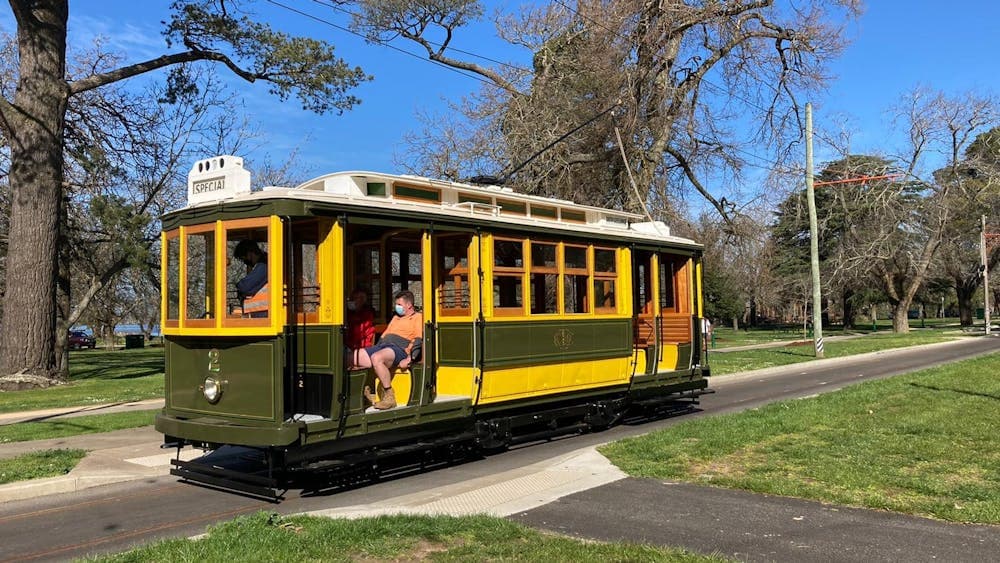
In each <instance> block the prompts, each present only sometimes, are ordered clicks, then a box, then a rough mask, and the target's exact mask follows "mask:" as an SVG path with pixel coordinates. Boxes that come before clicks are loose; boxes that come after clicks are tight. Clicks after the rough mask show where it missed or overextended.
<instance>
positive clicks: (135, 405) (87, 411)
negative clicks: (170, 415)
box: [0, 399, 163, 426]
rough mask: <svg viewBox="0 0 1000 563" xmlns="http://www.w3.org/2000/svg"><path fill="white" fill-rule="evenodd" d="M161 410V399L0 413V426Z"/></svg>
mask: <svg viewBox="0 0 1000 563" xmlns="http://www.w3.org/2000/svg"><path fill="white" fill-rule="evenodd" d="M158 408H163V399H147V400H145V401H132V402H125V403H106V404H100V405H87V406H83V407H59V408H52V409H42V410H36V411H23V412H6V413H0V426H2V425H4V424H16V423H18V422H42V421H46V420H51V419H53V418H73V417H77V416H90V415H94V414H108V413H113V412H126V411H141V410H151V409H158Z"/></svg>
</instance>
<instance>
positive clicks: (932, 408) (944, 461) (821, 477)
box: [601, 354, 1000, 524]
mask: <svg viewBox="0 0 1000 563" xmlns="http://www.w3.org/2000/svg"><path fill="white" fill-rule="evenodd" d="M998 373H1000V354H994V355H990V356H985V357H981V358H975V359H972V360H966V361H963V362H958V363H955V364H949V365H946V366H941V367H937V368H932V369H927V370H924V371H921V372H917V373H914V374H909V375H902V376H897V377H894V378H892V379H887V380H881V381H871V382H866V383H862V384H859V385H856V386H852V387H849V388H845V389H842V390H840V391H836V392H833V393H829V394H825V395H821V396H819V397H816V398H811V399H803V400H795V401H785V402H781V403H774V404H771V405H768V406H765V407H761V408H759V409H753V410H751V411H746V412H743V413H738V414H730V415H723V416H717V417H711V418H704V419H699V420H694V421H689V422H686V423H682V424H679V425H677V426H675V427H672V428H670V429H667V430H664V431H659V432H655V433H652V434H649V435H647V436H644V437H640V438H634V439H629V440H624V441H621V442H617V443H614V444H611V445H608V446H605V447H603V448H602V449H601V451H602V452H603V453H604V454H605V455H607V456H608V457H609V458H611V460H612V462H614V463H615V464H616V465H618V466H619V467H621V468H622V469H623V470H625V471H626V472H628V473H629V474H631V475H635V476H641V477H653V478H657V479H674V480H684V481H691V482H694V483H701V484H709V485H716V486H721V487H730V488H739V489H745V490H748V491H754V492H760V493H769V494H775V495H783V496H792V497H801V498H809V499H815V500H820V501H824V502H831V503H837V504H846V505H853V506H863V507H869V508H877V509H886V510H893V511H898V512H904V513H910V514H920V515H928V516H932V517H936V518H940V519H944V520H951V521H959V522H978V523H986V524H1000V432H997V428H1000V378H998V377H997V374H998Z"/></svg>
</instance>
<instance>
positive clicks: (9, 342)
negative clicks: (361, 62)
mask: <svg viewBox="0 0 1000 563" xmlns="http://www.w3.org/2000/svg"><path fill="white" fill-rule="evenodd" d="M250 3H252V2H250V1H249V0H248V1H246V2H241V1H239V0H190V1H181V0H178V1H175V2H173V3H172V4H171V17H170V18H169V20H168V21H167V22H165V29H164V37H165V39H166V52H165V54H163V55H162V56H158V57H154V58H152V59H149V60H146V61H141V62H137V63H133V64H126V65H123V66H119V67H116V68H112V69H107V70H104V69H101V70H97V69H95V70H94V72H92V73H90V74H86V75H81V76H78V77H73V78H70V77H69V76H68V73H67V45H66V30H67V21H68V18H69V0H30V1H29V0H11V1H10V7H11V10H12V13H13V15H14V18H15V20H16V22H17V53H16V60H17V69H16V85H17V87H16V89H15V90H14V91H13V92H11V91H10V89H9V87H8V88H6V89H4V90H3V94H4V95H3V97H2V98H0V132H2V135H3V137H4V139H5V140H6V141H7V144H8V145H9V146H10V170H9V175H8V181H9V184H10V190H11V201H10V225H9V229H10V230H9V247H8V249H7V250H8V254H7V263H6V272H7V279H6V288H5V289H6V291H5V294H4V306H3V312H4V318H3V324H2V327H0V374H30V375H34V376H38V377H40V378H48V377H50V376H52V375H55V374H56V373H57V372H58V365H57V363H56V357H55V349H56V345H55V334H56V332H57V330H56V328H57V327H56V322H55V320H56V302H57V300H56V295H57V293H56V287H57V284H56V280H57V277H58V274H59V268H58V267H57V264H58V262H57V258H58V256H59V255H60V251H61V246H62V241H64V240H65V239H64V238H62V237H61V232H62V231H63V230H64V228H63V224H62V218H63V217H65V215H64V213H63V202H64V194H65V179H66V178H65V170H66V169H65V165H66V153H65V149H66V147H67V143H66V139H67V129H66V124H67V111H68V109H69V107H70V100H71V99H73V98H74V97H79V96H84V95H86V94H87V93H89V92H92V91H94V90H97V89H101V88H105V87H107V86H109V85H112V84H115V83H118V82H120V81H123V80H127V79H129V78H132V77H135V76H139V75H142V74H146V73H149V72H152V71H156V70H159V69H168V70H169V76H168V81H167V83H168V86H169V88H168V89H167V91H166V92H165V94H164V96H163V101H165V102H174V101H178V100H180V99H181V98H182V97H183V96H185V95H189V94H191V93H193V92H195V91H197V89H198V83H197V81H196V80H195V79H194V76H195V74H194V70H195V64H196V63H201V62H204V63H214V64H216V65H220V66H221V67H224V68H226V69H228V70H229V71H231V72H233V73H234V74H236V75H237V76H239V77H241V78H243V79H244V80H247V81H249V82H256V81H263V82H265V83H267V84H269V88H270V91H271V92H272V93H273V94H275V95H276V96H278V97H279V98H280V99H282V100H284V99H287V98H289V97H290V96H296V97H297V98H298V100H299V102H300V103H301V104H302V106H303V107H304V108H307V109H310V110H313V111H317V112H327V111H337V112H341V111H344V110H348V109H350V108H351V107H352V106H353V105H354V104H356V103H358V101H359V100H358V99H357V98H355V97H354V96H352V95H350V94H349V93H348V92H349V90H350V89H351V88H353V87H354V86H356V85H357V84H359V83H360V82H362V81H364V80H366V79H367V76H366V75H365V74H364V73H363V72H362V71H361V70H360V69H358V68H351V67H350V66H348V65H347V64H346V63H345V62H344V61H343V60H341V59H339V58H338V57H336V56H335V55H334V52H333V47H332V46H331V45H329V44H327V43H324V42H321V41H317V40H314V39H309V38H303V37H292V36H289V35H287V34H284V33H282V32H279V31H276V30H274V29H272V28H271V27H270V26H269V25H267V24H266V23H262V22H259V21H256V20H254V19H253V18H251V17H250V16H249V15H248V14H247V13H246V12H244V11H243V9H242V7H243V6H245V5H247V4H250Z"/></svg>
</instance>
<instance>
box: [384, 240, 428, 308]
mask: <svg viewBox="0 0 1000 563" xmlns="http://www.w3.org/2000/svg"><path fill="white" fill-rule="evenodd" d="M390 244H391V243H390ZM406 247H407V248H405V249H400V250H391V251H390V252H389V271H390V279H391V280H392V282H391V290H392V292H391V295H395V294H396V293H397V292H400V291H402V290H404V289H406V290H409V291H412V292H413V305H414V306H415V307H417V308H418V309H421V308H423V304H424V303H423V298H424V292H423V284H422V283H421V281H420V280H421V277H422V272H423V255H422V254H421V253H420V251H419V250H418V249H419V248H420V247H419V243H408V244H406Z"/></svg>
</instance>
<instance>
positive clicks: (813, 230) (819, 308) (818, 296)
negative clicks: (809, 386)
mask: <svg viewBox="0 0 1000 563" xmlns="http://www.w3.org/2000/svg"><path fill="white" fill-rule="evenodd" d="M806 200H807V201H808V202H809V257H810V261H811V262H812V286H813V346H814V347H815V348H816V357H817V358H822V357H823V294H822V291H821V287H820V284H819V226H818V225H817V221H816V192H815V190H814V189H813V114H812V104H811V103H806Z"/></svg>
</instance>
